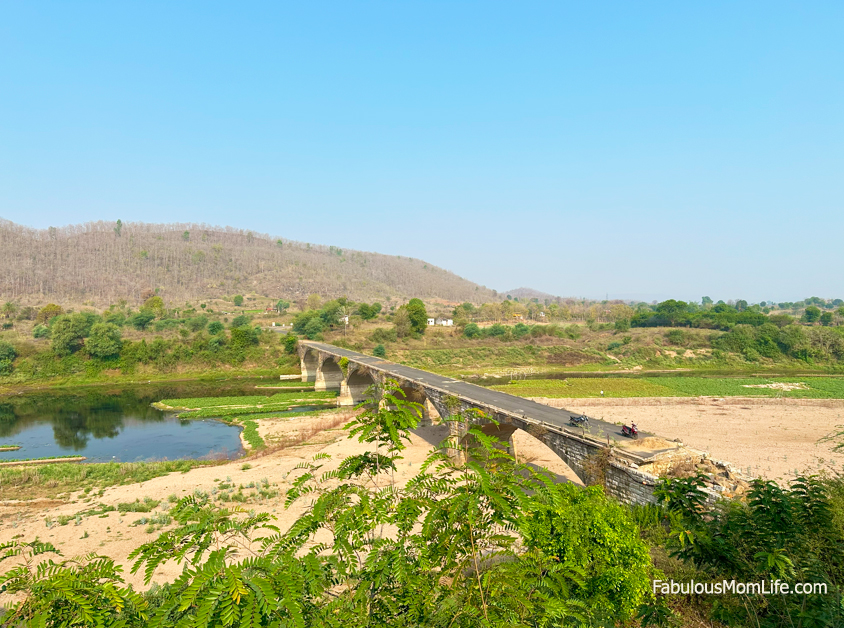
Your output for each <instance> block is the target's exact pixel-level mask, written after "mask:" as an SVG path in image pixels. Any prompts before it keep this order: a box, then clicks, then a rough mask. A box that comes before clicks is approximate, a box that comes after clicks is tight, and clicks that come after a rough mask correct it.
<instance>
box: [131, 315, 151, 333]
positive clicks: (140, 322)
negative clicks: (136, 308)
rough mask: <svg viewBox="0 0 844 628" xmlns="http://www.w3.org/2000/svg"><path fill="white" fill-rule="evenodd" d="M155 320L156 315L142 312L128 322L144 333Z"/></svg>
mask: <svg viewBox="0 0 844 628" xmlns="http://www.w3.org/2000/svg"><path fill="white" fill-rule="evenodd" d="M154 319H155V314H153V313H152V312H150V311H140V312H137V313H136V314H133V315H132V316H130V317H129V318H128V319H126V322H127V323H129V324H130V325H131V326H132V327H134V328H135V329H137V330H138V331H144V330H145V329H146V328H147V327H148V326H149V324H150V323H151V322H152V321H153V320H154Z"/></svg>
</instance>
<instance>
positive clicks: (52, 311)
mask: <svg viewBox="0 0 844 628" xmlns="http://www.w3.org/2000/svg"><path fill="white" fill-rule="evenodd" d="M60 314H64V310H63V309H62V308H61V306H58V305H56V304H55V303H48V304H47V305H45V306H44V307H42V308H41V309H40V310H38V314H37V316H36V317H35V322H36V323H40V324H42V325H44V324H46V323H47V322H48V321H49V320H50V319H52V318H55V317H56V316H59V315H60Z"/></svg>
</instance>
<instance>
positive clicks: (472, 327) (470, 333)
mask: <svg viewBox="0 0 844 628" xmlns="http://www.w3.org/2000/svg"><path fill="white" fill-rule="evenodd" d="M463 335H464V336H466V337H467V338H477V337H478V336H480V335H481V328H480V327H478V325H477V323H469V324H468V325H466V327H464V328H463Z"/></svg>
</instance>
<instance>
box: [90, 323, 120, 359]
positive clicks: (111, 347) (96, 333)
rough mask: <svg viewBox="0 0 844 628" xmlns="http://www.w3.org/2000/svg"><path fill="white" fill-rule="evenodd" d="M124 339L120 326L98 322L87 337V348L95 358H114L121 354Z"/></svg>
mask: <svg viewBox="0 0 844 628" xmlns="http://www.w3.org/2000/svg"><path fill="white" fill-rule="evenodd" d="M122 346H123V341H122V340H121V338H120V328H119V327H117V325H114V324H113V323H97V324H96V325H94V326H93V327H92V328H91V335H90V336H88V337H87V338H86V339H85V349H86V350H87V351H88V353H89V354H90V355H91V356H92V357H95V358H112V357H115V356H117V355H119V354H120V349H121V348H122Z"/></svg>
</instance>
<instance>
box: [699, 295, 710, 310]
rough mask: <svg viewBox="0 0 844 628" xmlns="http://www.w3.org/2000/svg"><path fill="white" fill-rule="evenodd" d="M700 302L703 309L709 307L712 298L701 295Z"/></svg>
mask: <svg viewBox="0 0 844 628" xmlns="http://www.w3.org/2000/svg"><path fill="white" fill-rule="evenodd" d="M700 304H701V305H702V306H703V307H704V309H709V308H711V307H712V299H710V298H709V297H703V298H702V299H701V300H700Z"/></svg>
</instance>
